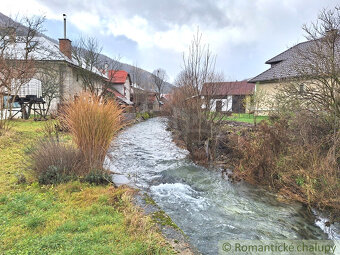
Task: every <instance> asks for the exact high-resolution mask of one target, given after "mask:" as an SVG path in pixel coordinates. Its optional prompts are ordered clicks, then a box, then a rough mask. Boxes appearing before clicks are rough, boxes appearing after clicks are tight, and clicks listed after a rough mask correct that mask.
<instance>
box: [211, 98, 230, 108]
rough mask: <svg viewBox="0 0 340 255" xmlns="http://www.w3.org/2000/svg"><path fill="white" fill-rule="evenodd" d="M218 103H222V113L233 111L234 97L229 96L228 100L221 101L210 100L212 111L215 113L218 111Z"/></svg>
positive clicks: (222, 99)
mask: <svg viewBox="0 0 340 255" xmlns="http://www.w3.org/2000/svg"><path fill="white" fill-rule="evenodd" d="M216 101H222V111H223V112H229V111H231V110H232V101H233V100H232V96H227V98H221V99H210V105H211V109H210V111H212V112H215V111H216Z"/></svg>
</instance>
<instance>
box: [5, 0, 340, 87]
mask: <svg viewBox="0 0 340 255" xmlns="http://www.w3.org/2000/svg"><path fill="white" fill-rule="evenodd" d="M337 3H338V1H336V0H221V1H220V0H129V1H127V0H110V1H105V0H95V1H94V0H69V1H61V0H1V7H0V11H1V12H2V13H4V14H5V15H11V16H16V15H17V14H20V15H45V16H46V18H47V20H46V24H45V27H46V30H47V31H46V34H47V35H49V36H51V37H53V38H55V39H57V38H60V37H62V36H63V25H62V20H63V18H62V14H63V13H66V14H67V17H68V31H67V34H68V37H69V39H71V40H75V39H77V38H78V37H79V36H80V35H86V36H91V37H93V36H95V37H97V39H98V41H99V43H100V44H101V45H102V46H103V53H105V54H106V55H108V56H111V57H114V56H117V55H120V56H121V60H122V62H125V63H128V64H134V63H137V64H138V66H140V67H141V68H143V69H145V70H148V71H151V72H152V71H153V70H154V69H156V68H163V69H165V70H166V71H167V73H168V75H169V77H170V82H172V81H173V79H174V78H175V77H176V75H177V74H178V73H179V71H180V70H181V66H182V54H183V52H185V51H187V48H188V44H189V43H190V41H191V39H192V36H193V33H194V31H195V30H196V29H197V27H198V26H199V28H200V30H201V32H202V33H203V40H204V42H205V43H207V44H209V45H210V47H211V49H212V51H213V52H214V53H215V54H216V55H217V65H216V69H217V70H218V71H222V72H223V73H224V75H225V79H226V80H242V79H246V78H250V77H253V76H255V75H257V74H259V73H260V72H262V71H264V70H266V69H267V68H268V67H267V66H266V65H265V64H264V62H265V61H266V60H268V59H269V58H271V57H273V56H275V55H277V54H279V53H280V52H282V51H284V50H286V49H287V48H288V47H290V46H293V45H294V44H296V43H298V42H301V41H303V40H304V37H303V32H302V30H301V26H302V25H303V24H305V23H310V22H311V21H315V20H316V18H317V15H318V12H319V11H320V10H321V9H322V8H333V7H334V6H335V5H336V4H337Z"/></svg>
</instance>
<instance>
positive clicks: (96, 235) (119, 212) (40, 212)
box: [0, 120, 174, 254]
mask: <svg viewBox="0 0 340 255" xmlns="http://www.w3.org/2000/svg"><path fill="white" fill-rule="evenodd" d="M44 123H45V122H34V121H31V120H28V121H21V120H17V121H13V122H12V123H11V124H12V125H13V127H12V129H11V130H10V131H9V132H8V133H6V134H5V135H3V136H1V137H0V162H1V165H0V221H1V227H2V234H1V235H0V247H1V252H3V253H6V254H21V253H22V254H24V253H34V254H47V253H58V254H70V253H76V254H113V253H115V254H173V253H174V250H173V248H172V246H171V245H170V244H169V243H168V242H167V240H166V239H165V238H164V237H163V235H162V234H161V232H160V230H159V229H158V227H157V226H156V224H155V223H154V221H153V219H152V218H151V217H150V216H146V215H144V214H143V210H142V209H141V208H139V207H137V206H136V205H135V204H134V202H133V200H134V194H135V192H136V191H135V190H133V189H131V188H128V187H119V188H115V187H113V186H112V185H107V186H95V185H90V184H86V183H80V182H68V183H65V184H60V185H46V186H45V185H39V184H38V183H37V180H36V178H35V176H34V175H33V173H32V171H31V170H30V162H29V160H28V158H29V157H28V156H29V153H30V152H31V150H32V149H33V147H34V144H35V143H36V141H37V140H38V139H39V138H42V137H43V135H44V132H43V125H44ZM61 139H62V140H63V141H65V142H71V138H70V137H69V136H68V135H67V134H64V135H62V137H61Z"/></svg>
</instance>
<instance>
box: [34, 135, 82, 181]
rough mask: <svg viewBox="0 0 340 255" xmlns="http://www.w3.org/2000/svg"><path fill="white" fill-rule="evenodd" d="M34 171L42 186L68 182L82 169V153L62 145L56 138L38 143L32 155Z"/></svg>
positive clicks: (69, 146)
mask: <svg viewBox="0 0 340 255" xmlns="http://www.w3.org/2000/svg"><path fill="white" fill-rule="evenodd" d="M30 156H31V159H32V161H33V169H34V171H35V173H36V175H37V177H38V179H39V182H40V183H41V184H55V183H60V182H64V181H68V180H70V179H72V178H73V176H75V175H77V174H78V173H79V171H80V169H81V156H82V155H81V153H80V152H79V150H78V149H76V148H75V147H73V146H71V145H66V144H61V143H59V142H58V141H56V140H55V139H54V138H48V139H46V140H41V141H39V142H38V144H37V146H36V149H35V150H34V151H33V152H32V154H31V155H30Z"/></svg>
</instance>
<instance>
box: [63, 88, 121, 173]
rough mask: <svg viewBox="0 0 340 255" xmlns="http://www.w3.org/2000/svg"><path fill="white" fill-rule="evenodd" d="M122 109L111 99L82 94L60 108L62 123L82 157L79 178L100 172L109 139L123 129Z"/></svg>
mask: <svg viewBox="0 0 340 255" xmlns="http://www.w3.org/2000/svg"><path fill="white" fill-rule="evenodd" d="M121 115H122V109H121V107H120V106H119V105H118V104H117V103H116V102H115V101H114V100H110V99H108V100H105V101H104V100H103V99H101V98H99V97H97V96H95V95H93V94H90V93H85V92H84V93H82V94H81V95H80V96H79V97H78V98H77V99H76V100H75V101H73V102H71V103H69V104H67V105H66V106H65V107H64V109H63V114H62V121H63V123H64V124H65V125H66V126H67V127H68V129H69V131H70V133H71V136H72V140H73V141H74V143H75V144H76V145H77V146H78V148H79V150H80V152H81V154H82V158H83V165H84V167H83V169H82V171H83V175H86V174H89V173H90V172H91V171H92V170H93V169H96V171H97V170H98V169H102V167H103V162H104V159H105V156H106V153H107V150H108V148H109V146H110V143H111V141H112V139H113V137H114V136H115V135H116V134H117V132H118V131H119V130H120V129H121V128H122V127H123V124H122V121H121V119H122V118H121Z"/></svg>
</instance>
